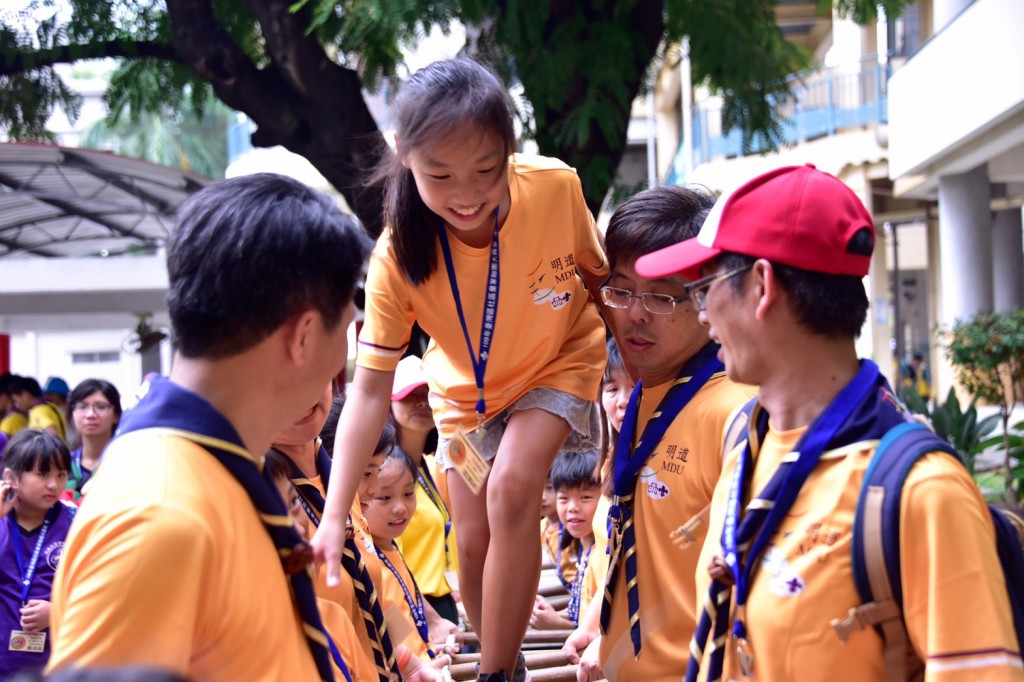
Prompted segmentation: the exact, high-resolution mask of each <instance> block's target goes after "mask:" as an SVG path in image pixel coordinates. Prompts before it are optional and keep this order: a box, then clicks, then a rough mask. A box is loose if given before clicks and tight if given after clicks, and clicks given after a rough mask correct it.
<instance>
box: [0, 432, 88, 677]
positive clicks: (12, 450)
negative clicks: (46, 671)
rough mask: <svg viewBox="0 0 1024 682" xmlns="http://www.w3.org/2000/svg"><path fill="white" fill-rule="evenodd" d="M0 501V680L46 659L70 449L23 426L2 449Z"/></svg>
mask: <svg viewBox="0 0 1024 682" xmlns="http://www.w3.org/2000/svg"><path fill="white" fill-rule="evenodd" d="M2 464H3V482H0V500H2V507H0V512H2V514H3V516H4V519H3V523H0V633H2V636H3V638H4V639H6V640H7V641H8V649H7V651H6V652H5V653H4V654H3V655H0V680H3V679H7V677H8V676H9V675H11V674H13V673H15V672H17V671H19V670H42V668H43V667H44V666H45V665H46V662H47V661H48V660H49V658H50V644H51V643H50V641H49V640H50V638H49V634H50V633H49V627H50V592H51V590H52V587H53V576H54V573H56V570H57V564H58V562H59V561H60V555H61V551H62V550H63V548H64V540H65V538H66V537H67V534H68V530H69V529H70V527H71V521H72V519H74V517H75V511H76V508H75V507H74V506H73V505H70V504H64V503H63V502H61V501H60V500H59V499H58V498H59V497H60V494H61V493H62V492H63V491H64V486H65V484H66V483H67V479H68V471H69V470H70V469H71V454H70V453H69V452H68V447H67V445H65V444H64V442H63V441H61V440H60V439H58V438H57V437H56V436H53V435H51V434H49V433H47V432H44V431H39V430H36V429H22V430H21V431H19V432H18V433H17V434H16V435H15V436H14V437H13V438H11V441H10V443H8V445H7V449H6V451H5V452H4V455H3V460H2Z"/></svg>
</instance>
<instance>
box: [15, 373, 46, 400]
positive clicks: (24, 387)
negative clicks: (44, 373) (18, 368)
mask: <svg viewBox="0 0 1024 682" xmlns="http://www.w3.org/2000/svg"><path fill="white" fill-rule="evenodd" d="M26 391H28V394H29V395H31V396H32V397H33V398H42V397H43V389H42V387H41V386H40V385H39V382H38V381H36V380H35V378H34V377H23V376H20V375H17V374H15V375H14V378H13V379H12V380H11V385H10V393H11V395H17V394H19V393H24V392H26Z"/></svg>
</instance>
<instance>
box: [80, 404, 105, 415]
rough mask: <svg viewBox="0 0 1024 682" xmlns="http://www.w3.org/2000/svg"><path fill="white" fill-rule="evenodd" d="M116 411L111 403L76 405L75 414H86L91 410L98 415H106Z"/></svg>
mask: <svg viewBox="0 0 1024 682" xmlns="http://www.w3.org/2000/svg"><path fill="white" fill-rule="evenodd" d="M112 409H114V406H113V405H111V404H110V403H75V407H74V409H73V410H72V411H73V412H79V413H85V412H88V411H90V410H92V411H93V412H95V413H96V414H106V413H108V412H110V411H111V410H112Z"/></svg>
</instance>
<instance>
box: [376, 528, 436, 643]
mask: <svg viewBox="0 0 1024 682" xmlns="http://www.w3.org/2000/svg"><path fill="white" fill-rule="evenodd" d="M391 546H392V547H394V548H395V550H396V551H398V552H399V554H401V550H399V549H398V545H396V544H395V543H394V541H392V542H391ZM373 549H374V550H375V551H376V552H377V556H379V557H380V560H381V561H382V562H384V565H385V566H387V567H388V570H389V571H391V574H392V575H394V576H395V580H397V581H398V584H399V585H401V586H402V592H404V593H405V603H406V604H408V605H409V610H410V611H411V612H412V619H413V622H415V623H416V631H417V632H419V633H420V638H421V639H422V640H423V643H424V644H426V645H427V654H428V655H429V656H430V657H431V658H434V652H433V650H431V648H430V630H429V629H428V628H427V608H426V607H425V606H424V605H423V595H422V594H420V588H419V585H417V584H416V578H415V576H413V575H412V573H411V572H410V573H409V576H410V577H411V578H412V588H413V589H414V590H416V594H415V595H414V594H412V593H410V592H409V587H408V586H407V585H406V584H405V581H404V580H402V574H401V573H399V572H398V569H397V568H395V565H394V564H392V563H391V561H389V560H388V557H387V555H386V554H384V552H382V551H381V549H380V547H378V546H377V545H374V546H373Z"/></svg>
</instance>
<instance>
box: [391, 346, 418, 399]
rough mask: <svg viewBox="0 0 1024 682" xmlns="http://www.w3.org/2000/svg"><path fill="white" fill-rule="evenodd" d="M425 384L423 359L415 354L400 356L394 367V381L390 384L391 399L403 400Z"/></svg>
mask: <svg viewBox="0 0 1024 682" xmlns="http://www.w3.org/2000/svg"><path fill="white" fill-rule="evenodd" d="M426 385H427V372H426V370H424V369H423V361H422V360H420V359H419V358H418V357H416V356H415V355H408V356H406V357H404V358H402V359H401V360H400V361H399V363H398V367H396V368H395V381H394V383H392V384H391V400H403V399H404V398H405V397H406V396H407V395H409V394H410V393H412V392H413V391H415V390H416V389H417V388H419V387H420V386H426Z"/></svg>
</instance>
